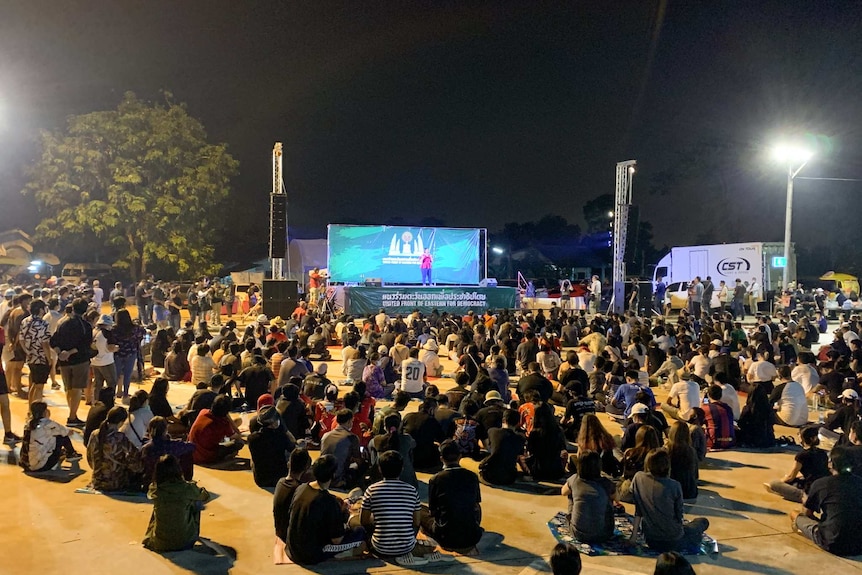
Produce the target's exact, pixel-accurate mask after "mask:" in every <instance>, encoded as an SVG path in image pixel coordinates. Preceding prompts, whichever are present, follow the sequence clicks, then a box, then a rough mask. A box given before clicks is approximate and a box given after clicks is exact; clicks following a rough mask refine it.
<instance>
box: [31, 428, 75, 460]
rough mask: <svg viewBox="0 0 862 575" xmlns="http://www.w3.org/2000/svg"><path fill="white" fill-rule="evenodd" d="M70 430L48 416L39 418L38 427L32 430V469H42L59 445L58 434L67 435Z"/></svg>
mask: <svg viewBox="0 0 862 575" xmlns="http://www.w3.org/2000/svg"><path fill="white" fill-rule="evenodd" d="M67 435H69V430H68V429H66V428H65V427H63V426H62V425H60V424H59V423H57V422H56V421H52V420H50V419H48V418H42V419H40V420H39V424H38V425H37V426H36V429H31V430H30V454H29V457H30V461H29V463H30V469H31V470H33V471H35V470H37V469H42V468H43V467H45V465H46V464H47V463H48V459H49V458H50V457H51V454H52V453H54V448H55V447H56V445H57V436H61V437H66V436H67Z"/></svg>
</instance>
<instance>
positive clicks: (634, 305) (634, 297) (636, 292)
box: [629, 278, 640, 314]
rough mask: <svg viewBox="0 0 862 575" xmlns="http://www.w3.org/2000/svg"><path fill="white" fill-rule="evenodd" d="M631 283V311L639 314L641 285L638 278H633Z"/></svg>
mask: <svg viewBox="0 0 862 575" xmlns="http://www.w3.org/2000/svg"><path fill="white" fill-rule="evenodd" d="M631 284H632V287H631V293H630V294H629V311H631V312H634V313H635V314H637V312H638V303H639V302H640V299H639V296H640V286H639V285H638V278H632V281H631Z"/></svg>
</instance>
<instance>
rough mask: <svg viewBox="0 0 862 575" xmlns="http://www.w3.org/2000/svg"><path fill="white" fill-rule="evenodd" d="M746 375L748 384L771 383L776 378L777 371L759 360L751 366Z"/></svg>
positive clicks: (764, 361)
mask: <svg viewBox="0 0 862 575" xmlns="http://www.w3.org/2000/svg"><path fill="white" fill-rule="evenodd" d="M746 375H747V376H748V382H749V383H755V382H758V381H772V380H773V379H775V378H776V377H777V376H778V370H777V369H775V366H774V365H772V364H771V363H769V362H768V361H766V360H763V359H760V360H758V361H755V362H754V363H752V364H751V367H749V368H748V373H747V374H746Z"/></svg>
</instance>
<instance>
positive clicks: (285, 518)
mask: <svg viewBox="0 0 862 575" xmlns="http://www.w3.org/2000/svg"><path fill="white" fill-rule="evenodd" d="M310 467H311V456H309V455H308V450H307V449H305V448H302V447H297V448H296V449H294V450H293V451H292V452H291V453H290V462H289V464H288V472H287V476H285V477H282V478H281V479H279V480H278V483H276V485H275V493H274V494H273V496H272V517H273V521H274V523H275V535H276V537H278V538H279V539H281V540H282V542H284V541H287V528H288V526H289V525H290V504H291V503H292V502H293V495H294V493H296V490H297V489H299V486H300V485H302V484H303V483H304V481H303V475H305V472H306V471H308V470H309V468H310Z"/></svg>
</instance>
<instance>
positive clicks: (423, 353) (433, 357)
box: [418, 339, 443, 377]
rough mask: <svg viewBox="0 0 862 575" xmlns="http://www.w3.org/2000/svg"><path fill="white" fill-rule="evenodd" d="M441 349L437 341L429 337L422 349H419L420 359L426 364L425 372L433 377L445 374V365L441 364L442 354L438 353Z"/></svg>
mask: <svg viewBox="0 0 862 575" xmlns="http://www.w3.org/2000/svg"><path fill="white" fill-rule="evenodd" d="M439 349H440V348H439V346H438V345H437V341H436V340H434V339H429V340H427V341H426V342H425V343H424V344H422V349H421V350H420V351H419V356H418V359H419V361H421V362H422V363H424V364H425V372H426V373H428V374H429V375H430V376H431V377H440V376H441V375H443V366H442V365H440V356H438V355H437V351H438V350H439Z"/></svg>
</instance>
